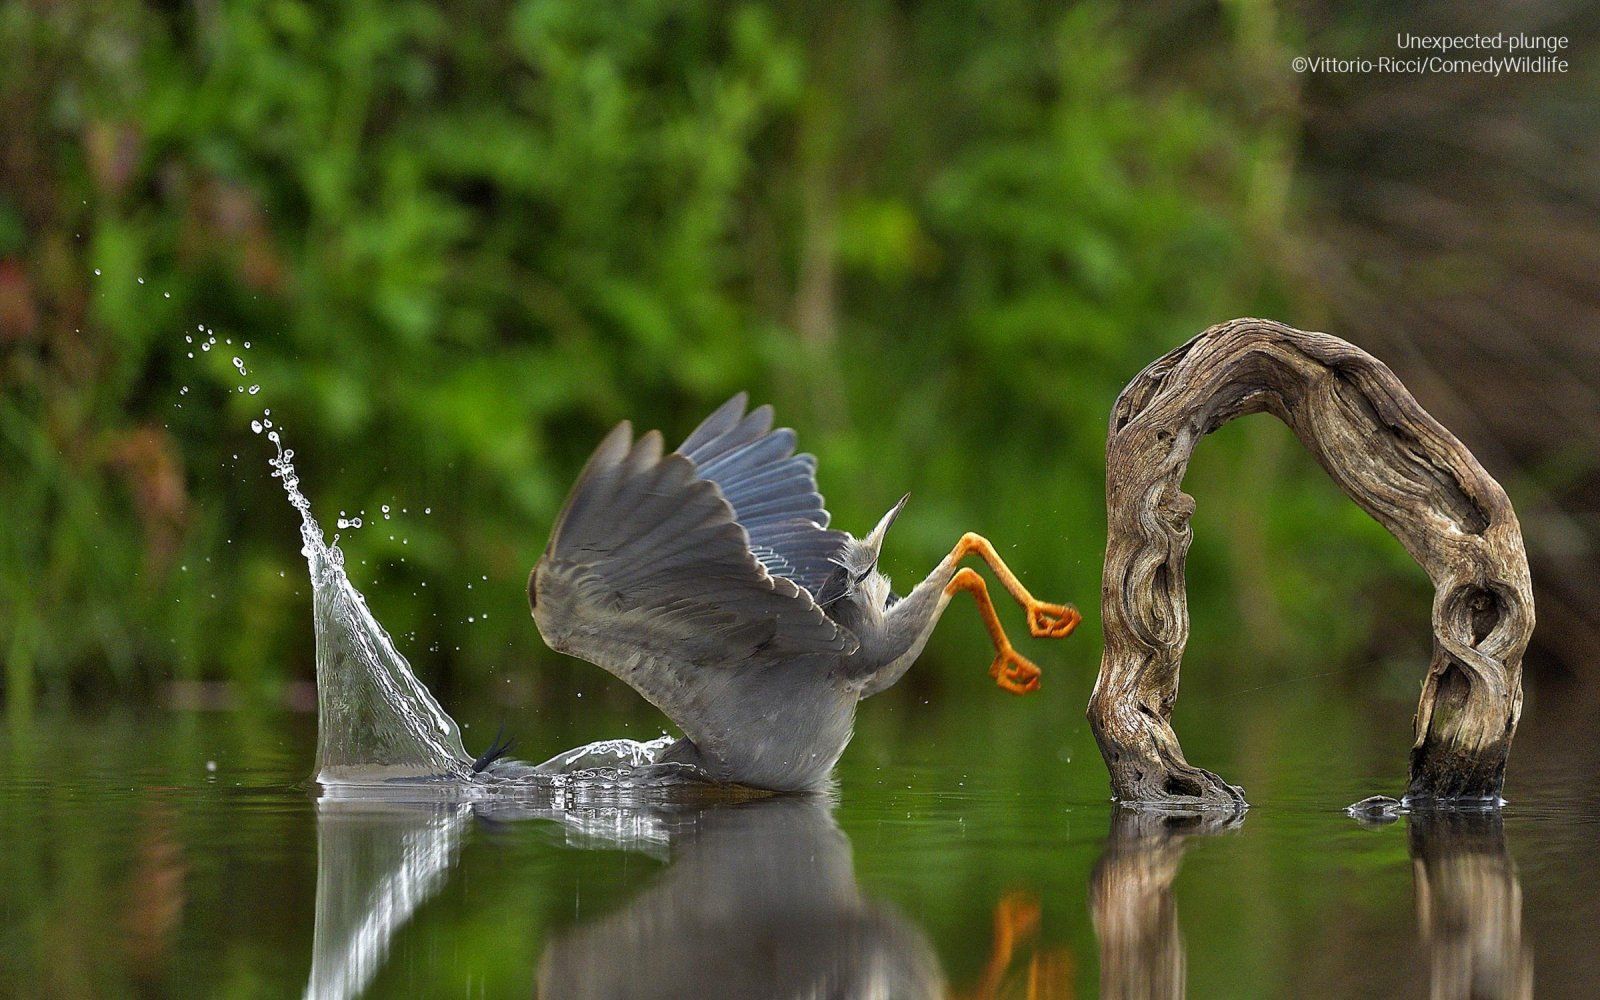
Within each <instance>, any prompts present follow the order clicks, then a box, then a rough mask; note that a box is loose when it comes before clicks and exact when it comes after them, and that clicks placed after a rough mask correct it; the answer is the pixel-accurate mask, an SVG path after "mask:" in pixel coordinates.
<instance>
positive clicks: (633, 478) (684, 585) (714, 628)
mask: <svg viewBox="0 0 1600 1000" xmlns="http://www.w3.org/2000/svg"><path fill="white" fill-rule="evenodd" d="M740 412H741V413H742V410H741V411H740ZM719 414H720V416H719ZM710 419H715V420H720V421H721V422H722V423H723V424H725V425H726V427H727V428H728V430H727V431H726V432H725V433H724V434H720V435H717V436H715V437H713V438H711V439H710V440H709V441H708V443H709V444H712V445H716V444H718V443H719V442H720V441H721V440H722V438H723V437H724V436H725V435H726V434H728V433H731V434H751V433H754V434H757V435H758V436H759V434H763V433H765V430H764V429H763V428H762V426H761V420H760V419H758V420H756V421H755V422H753V423H752V422H750V420H749V418H748V417H743V418H741V416H740V413H735V412H734V411H732V410H729V409H728V408H727V407H724V408H723V410H719V411H718V413H717V414H713V415H712V418H710ZM708 422H709V421H708ZM741 428H743V430H741ZM808 523H809V522H808ZM815 530H816V529H815V526H814V525H812V531H813V532H815ZM529 598H530V600H531V601H532V603H533V610H534V618H535V620H536V621H537V622H538V625H539V631H540V633H541V634H542V635H543V636H544V638H545V641H546V642H548V643H549V644H550V645H551V646H552V647H554V648H556V649H559V650H562V651H564V652H568V653H572V654H573V655H576V656H580V657H582V658H584V659H587V660H590V661H591V662H593V663H596V664H598V665H599V666H602V667H604V668H606V669H607V670H609V671H611V672H612V673H614V674H616V675H617V676H619V677H621V678H622V679H623V680H625V681H627V682H628V683H629V684H631V685H632V686H633V687H634V688H636V689H637V690H639V691H640V693H642V694H644V696H645V697H646V698H648V699H650V700H651V701H652V702H654V703H655V704H656V705H657V706H659V707H660V708H661V709H662V710H663V711H665V712H667V714H668V715H670V716H672V717H673V718H675V719H677V720H678V721H679V724H680V725H684V726H685V727H686V729H687V728H689V727H690V726H691V725H692V724H693V723H692V719H693V717H694V715H695V713H696V712H697V711H702V710H703V706H704V705H705V704H706V703H707V701H708V699H709V697H710V695H708V693H707V692H708V691H709V690H711V689H713V688H715V687H716V686H717V685H718V684H719V683H721V682H720V681H718V680H717V679H716V676H715V675H718V674H720V673H722V671H718V670H716V669H714V668H715V667H717V666H726V665H731V664H743V663H748V662H751V661H753V660H757V659H760V660H763V661H769V662H770V661H773V660H778V659H784V658H798V657H807V656H816V655H829V656H837V655H840V654H844V653H848V652H852V651H854V649H855V648H856V641H855V637H854V636H853V635H852V634H851V633H850V632H849V631H847V630H845V629H843V628H841V627H840V626H839V625H837V624H836V623H835V622H833V621H832V620H831V619H830V618H828V616H827V615H826V614H824V613H823V612H822V610H821V609H820V608H818V607H817V605H816V603H815V602H814V601H813V600H812V599H811V595H810V594H809V593H808V592H807V591H806V590H804V589H803V588H802V587H800V586H799V585H798V584H796V583H795V582H794V581H793V580H791V579H788V578H785V577H783V576H775V575H773V574H771V573H769V572H768V571H767V570H766V569H765V568H764V567H763V565H762V563H761V562H760V561H759V560H758V559H757V558H756V555H755V554H754V552H753V551H752V544H751V540H750V536H749V534H748V532H747V531H746V529H745V528H744V527H743V526H742V525H741V524H740V523H739V522H738V520H736V518H735V515H734V510H733V508H732V507H731V506H730V505H729V504H728V502H727V501H726V500H725V499H724V498H723V496H722V494H721V492H720V490H719V488H718V486H717V484H716V483H715V482H714V481H712V480H710V479H707V478H704V477H702V476H701V475H699V474H698V472H697V470H696V468H695V466H694V463H693V461H692V460H690V459H689V458H688V457H687V456H685V455H683V454H681V453H678V452H673V453H669V454H662V446H661V437H660V435H659V434H657V433H655V432H651V433H649V434H645V435H644V436H643V437H641V438H639V439H638V440H637V441H634V440H633V431H632V428H631V426H630V425H628V424H627V423H622V424H619V425H618V426H617V427H616V429H614V430H613V431H612V432H611V433H610V434H608V435H607V436H606V438H605V439H604V440H603V441H602V442H601V443H600V446H599V447H598V448H596V449H595V453H594V455H593V456H592V457H591V458H590V459H589V463H588V464H587V465H586V466H585V467H584V470H583V473H582V474H581V475H580V476H579V477H578V481H577V483H576V484H575V485H574V486H573V489H572V493H571V495H570V496H568V498H567V501H566V504H565V505H564V506H563V508H562V511H561V514H560V515H559V517H558V518H557V520H556V525H555V528H554V529H553V530H552V531H551V535H550V543H549V545H548V546H547V547H546V549H545V552H544V555H543V557H541V559H540V560H539V564H538V565H537V566H536V567H534V572H533V576H532V578H531V579H530V580H529ZM696 706H702V707H701V708H699V709H697V708H696ZM686 717H687V718H686Z"/></svg>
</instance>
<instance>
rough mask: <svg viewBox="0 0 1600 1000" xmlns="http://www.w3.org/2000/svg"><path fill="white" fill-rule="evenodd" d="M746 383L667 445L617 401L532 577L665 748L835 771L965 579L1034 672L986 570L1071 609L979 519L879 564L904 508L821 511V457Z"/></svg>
mask: <svg viewBox="0 0 1600 1000" xmlns="http://www.w3.org/2000/svg"><path fill="white" fill-rule="evenodd" d="M748 405H749V397H748V395H747V394H745V393H739V394H738V395H736V396H734V397H733V398H732V399H730V400H728V401H727V402H726V403H724V404H723V405H722V406H721V407H719V408H718V409H717V410H716V411H715V412H714V413H712V414H711V415H710V416H709V417H707V418H706V419H705V420H704V421H703V422H702V423H701V424H700V425H699V426H698V427H697V428H695V430H694V431H693V432H692V433H691V434H690V435H689V436H688V437H687V438H686V439H685V440H684V442H683V443H682V444H681V445H679V446H678V448H677V449H676V450H674V451H672V452H666V451H665V450H664V446H663V443H662V436H661V433H660V432H659V431H654V430H652V431H650V432H648V433H646V434H644V435H642V436H640V437H638V438H637V439H635V437H634V433H633V427H632V424H631V423H629V422H628V421H623V422H622V423H620V424H618V425H617V426H616V427H615V428H614V429H613V430H612V431H611V432H610V433H609V434H607V435H606V437H605V439H604V440H602V441H601V442H600V445H599V447H598V448H596V449H595V452H594V454H593V455H592V456H591V457H590V458H589V461H588V463H587V464H586V465H585V466H584V469H583V471H582V473H581V474H580V475H579V476H578V479H577V482H576V483H575V484H574V485H573V487H572V491H571V493H570V494H569V495H568V497H567V500H566V503H565V505H564V506H563V507H562V509H561V513H560V514H559V516H558V517H557V519H556V522H555V526H554V527H553V528H552V530H551V533H550V540H549V543H548V544H547V545H546V547H545V550H544V553H543V554H542V555H541V556H540V558H539V560H538V562H537V564H535V566H534V568H533V572H532V573H531V574H530V575H529V578H528V602H529V604H530V606H531V608H532V612H533V618H534V621H535V623H536V624H537V626H538V629H539V634H540V635H541V636H542V637H543V638H544V641H545V642H546V643H547V644H548V645H549V646H550V647H551V648H553V649H555V650H557V651H559V652H562V653H566V654H569V655H571V656H575V657H578V658H579V659H583V660H587V661H588V662H590V663H593V664H595V665H597V666H599V667H602V668H604V669H605V670H607V671H609V672H610V673H612V674H614V675H615V676H617V677H619V678H620V679H622V680H623V681H625V682H626V683H627V684H629V685H630V686H631V687H633V688H634V690H636V691H637V692H638V693H639V694H641V695H642V696H644V698H645V699H646V700H647V701H649V702H650V703H651V704H653V705H655V706H656V708H658V709H660V710H661V711H662V712H663V713H664V714H665V715H666V716H667V717H668V718H669V719H671V720H672V721H673V722H674V723H675V724H676V725H677V726H678V727H679V728H680V729H681V730H682V732H683V737H682V738H681V739H679V740H677V741H676V742H675V743H673V744H672V745H671V746H670V747H669V748H667V750H665V751H664V752H663V754H662V756H661V757H660V760H661V761H662V762H672V763H679V764H685V765H691V766H693V767H696V768H698V769H700V770H701V771H703V772H704V773H706V774H707V775H709V776H710V777H711V778H712V779H714V780H716V781H719V782H726V783H730V784H738V785H745V786H751V787H755V788H761V789H769V790H775V791H786V790H799V789H809V788H815V787H818V786H819V785H822V784H824V783H826V781H827V778H828V775H829V774H830V773H831V772H832V770H833V767H834V765H835V764H836V763H837V762H838V760H839V758H840V756H841V755H842V754H843V753H844V749H845V746H846V745H847V744H848V743H849V741H850V737H851V734H852V732H853V730H854V725H855V713H856V705H857V703H858V702H859V701H860V700H861V699H863V698H868V697H871V696H872V695H874V694H877V693H879V692H881V691H884V690H886V689H887V688H889V687H890V686H892V685H893V684H894V683H895V682H896V681H898V680H899V679H900V678H901V677H902V676H904V675H905V673H906V671H907V670H908V669H909V668H910V667H911V664H912V663H913V662H914V661H915V660H916V659H917V657H918V656H919V655H920V654H921V653H922V650H923V647H924V646H925V645H926V644H927V642H928V638H929V636H930V635H931V634H932V633H933V629H934V626H935V625H936V624H937V623H938V621H939V618H940V616H941V615H943V613H944V611H945V608H946V607H947V606H948V605H949V603H950V601H951V599H952V598H954V597H955V596H956V595H957V594H961V593H967V594H970V595H972V597H973V599H974V601H975V602H976V604H977V607H978V613H979V614H980V615H981V616H982V618H983V622H984V625H985V626H986V628H987V629H988V633H989V637H990V639H991V641H992V642H993V644H994V648H995V658H994V662H993V664H992V665H991V666H990V668H989V673H990V675H991V676H992V677H993V678H994V679H995V682H996V683H997V684H998V685H999V687H1000V688H1002V689H1003V690H1005V691H1009V692H1012V693H1014V694H1026V693H1028V692H1031V691H1034V690H1036V689H1037V688H1038V686H1039V675H1040V671H1039V668H1038V667H1037V666H1036V665H1035V664H1034V663H1032V662H1031V661H1030V660H1028V659H1027V658H1026V657H1024V656H1023V655H1022V654H1020V653H1019V652H1017V650H1016V649H1015V648H1014V647H1013V646H1012V644H1011V641H1010V639H1008V638H1007V636H1006V632H1005V629H1004V628H1003V627H1002V625H1001V623H1000V619H999V617H998V615H996V613H995V609H994V603H993V601H992V600H991V599H990V597H989V590H988V587H987V585H986V584H985V582H984V579H983V577H982V576H980V575H979V574H978V573H977V572H976V571H975V570H974V569H972V568H971V567H970V566H961V565H959V564H960V563H961V562H962V561H963V560H965V559H967V558H968V557H969V556H976V557H977V558H979V559H981V560H982V561H983V562H985V563H987V564H988V565H989V567H990V568H991V569H992V570H993V571H994V573H995V575H996V577H997V578H998V579H999V581H1000V583H1001V584H1002V585H1003V586H1004V588H1005V590H1006V592H1007V593H1009V594H1010V595H1011V597H1012V598H1014V599H1015V600H1016V602H1017V603H1018V604H1019V605H1021V606H1022V608H1023V609H1024V611H1025V612H1026V615H1027V625H1028V631H1029V633H1030V634H1031V635H1033V636H1034V637H1038V638H1064V637H1066V636H1068V635H1070V634H1071V633H1072V631H1073V629H1075V628H1076V627H1077V626H1078V623H1079V622H1080V621H1081V620H1082V619H1081V616H1080V615H1079V614H1078V612H1077V610H1076V609H1075V608H1073V607H1072V606H1070V605H1063V604H1050V603H1046V602H1044V601H1040V600H1037V599H1035V598H1034V597H1033V595H1032V594H1030V593H1029V592H1028V590H1027V589H1026V588H1025V587H1023V585H1022V583H1021V582H1020V581H1019V580H1018V579H1017V577H1016V575H1015V574H1014V573H1012V572H1011V570H1010V569H1009V568H1008V567H1007V566H1006V564H1005V562H1004V561H1003V560H1002V559H1001V558H1000V556H999V554H998V553H997V552H996V551H995V548H994V546H993V545H991V544H990V543H989V541H988V540H987V539H985V538H984V537H983V536H981V535H978V534H974V533H971V532H969V533H967V534H965V535H963V536H961V539H960V540H959V541H958V542H956V544H955V546H954V547H953V548H951V550H950V552H949V554H948V555H946V556H945V557H944V558H943V559H942V560H940V562H939V564H938V565H937V566H936V567H934V569H933V571H932V572H931V573H929V574H928V576H927V577H926V578H925V579H923V580H922V582H920V583H918V584H917V585H916V586H915V587H913V588H912V589H911V591H910V593H908V594H906V595H905V596H903V597H902V596H899V595H897V594H895V593H894V592H893V591H892V590H891V587H890V582H889V578H888V577H887V576H885V575H884V574H883V572H882V571H881V570H880V569H879V564H878V557H879V554H880V553H881V551H882V549H883V542H884V537H885V535H887V533H888V531H889V528H890V526H891V525H893V524H894V522H895V519H896V518H897V517H898V516H899V515H900V512H901V511H902V510H903V509H904V508H905V505H906V501H907V499H908V498H909V494H907V496H904V497H901V498H900V500H899V502H898V503H896V504H895V505H894V506H893V507H891V508H889V510H888V512H887V513H885V514H884V515H883V517H882V518H881V519H879V521H878V523H877V525H876V526H875V527H873V529H872V530H871V531H870V532H868V533H867V534H866V535H864V536H862V537H860V538H857V537H855V536H854V535H852V534H850V533H848V532H843V531H837V530H833V529H831V528H829V527H828V523H829V520H830V518H829V514H828V511H827V509H826V508H825V507H824V506H823V499H822V495H821V494H820V493H819V492H818V489H817V482H816V464H817V463H816V458H815V456H813V455H810V454H796V453H795V447H796V443H795V433H794V431H793V430H792V429H790V428H786V427H785V428H779V429H776V430H774V429H773V411H772V407H771V406H761V407H758V408H756V409H754V410H750V411H749V412H746V410H747V407H748Z"/></svg>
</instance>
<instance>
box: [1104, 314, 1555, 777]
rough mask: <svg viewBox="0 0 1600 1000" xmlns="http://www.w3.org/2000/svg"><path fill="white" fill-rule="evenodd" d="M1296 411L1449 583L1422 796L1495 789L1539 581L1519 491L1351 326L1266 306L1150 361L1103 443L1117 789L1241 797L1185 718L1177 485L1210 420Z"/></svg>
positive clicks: (1182, 546) (1418, 749)
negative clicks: (1180, 699)
mask: <svg viewBox="0 0 1600 1000" xmlns="http://www.w3.org/2000/svg"><path fill="white" fill-rule="evenodd" d="M1263 411H1265V412H1267V413H1271V414H1272V415H1274V416H1276V417H1277V418H1278V419H1280V420H1282V421H1283V422H1284V423H1286V424H1288V425H1289V427H1290V428H1291V429H1293V431H1294V432H1295V434H1296V436H1298V437H1299V438H1300V441H1301V443H1302V444H1304V445H1305V446H1306V448H1307V449H1309V450H1310V452H1311V454H1312V455H1313V456H1315V457H1316V459H1317V461H1318V462H1320V463H1321V464H1322V467H1323V468H1324V469H1326V470H1327V472H1328V474H1329V475H1330V476H1332V477H1333V480H1334V482H1336V483H1338V484H1339V487H1340V488H1341V489H1343V490H1344V491H1345V493H1346V494H1348V495H1349V496H1350V498H1351V499H1352V500H1354V501H1355V502H1356V503H1357V504H1359V505H1360V506H1361V508H1362V509H1363V510H1365V511H1366V512H1367V513H1369V514H1371V515H1372V516H1373V517H1374V518H1376V519H1377V520H1378V522H1379V523H1380V524H1382V525H1383V526H1384V527H1385V528H1387V529H1389V531H1390V533H1391V534H1393V535H1394V536H1395V537H1396V538H1397V539H1399V540H1400V543H1401V544H1402V545H1404V546H1405V548H1406V551H1408V552H1410V553H1411V556H1412V558H1414V559H1416V561H1417V562H1418V563H1420V564H1421V566H1422V568H1423V569H1424V570H1425V571H1426V572H1427V574H1428V576H1429V578H1430V579H1431V580H1432V581H1433V585H1434V600H1433V636H1434V640H1433V660H1432V663H1431V664H1430V666H1429V668H1428V675H1427V677H1426V679H1425V680H1424V681H1423V686H1422V701H1421V704H1420V705H1419V706H1418V708H1417V716H1416V734H1417V735H1416V742H1415V744H1414V745H1413V747H1412V751H1411V781H1410V786H1409V788H1408V794H1409V795H1410V796H1411V797H1412V798H1434V799H1445V798H1495V797H1498V795H1499V793H1500V786H1501V781H1502V778H1503V776H1504V773H1505V762H1506V754H1507V752H1508V751H1509V750H1510V747H1511V737H1512V734H1513V733H1514V732H1515V730H1516V726H1517V716H1518V714H1519V713H1520V711H1521V708H1522V654H1523V651H1524V650H1525V649H1526V648H1527V645H1528V638H1529V636H1530V635H1531V634H1532V632H1533V594H1532V592H1531V589H1530V585H1529V580H1528V559H1527V555H1526V554H1525V553H1524V551H1523V547H1522V531H1521V528H1520V527H1519V526H1518V524H1517V516H1516V514H1515V512H1513V511H1512V509H1511V502H1510V501H1509V500H1508V499H1507V498H1506V494H1505V491H1504V490H1502V489H1501V488H1500V484H1499V483H1497V482H1495V481H1494V479H1492V478H1491V477H1490V476H1489V474H1488V473H1487V472H1485V471H1484V470H1483V466H1481V465H1479V464H1478V462H1477V460H1476V459H1475V458H1473V457H1472V454H1471V453H1470V452H1469V451H1467V449H1466V448H1465V447H1464V446H1463V445H1462V444H1461V442H1460V441H1457V440H1456V439H1455V437H1454V436H1453V435H1452V434H1451V433H1450V432H1449V431H1447V430H1445V429H1444V427H1442V426H1441V425H1440V424H1439V422H1438V421H1436V420H1434V419H1433V418H1432V417H1431V416H1429V415H1428V414H1427V412H1426V411H1424V410H1423V409H1422V407H1421V406H1420V405H1418V403H1417V401H1416V400H1415V399H1413V398H1412V396H1411V394H1410V393H1409V392H1407V391H1406V388H1405V386H1403V385H1401V384H1400V381H1399V379H1397V378H1395V376H1394V373H1393V372H1391V371H1390V370H1389V369H1388V367H1387V366H1385V365H1384V364H1383V363H1382V362H1380V361H1378V360H1377V359H1376V358H1374V357H1373V356H1372V355H1370V354H1368V353H1366V352H1365V351H1363V350H1361V349H1360V348H1358V347H1356V346H1354V345H1353V344H1349V343H1346V342H1345V341H1343V340H1340V339H1339V338H1337V337H1330V336H1328V335H1327V334H1323V333H1306V332H1304V331H1301V330H1295V329H1292V328H1290V327H1287V326H1284V325H1282V324H1281V323H1273V322H1270V321H1267V320H1258V319H1239V320H1234V321H1232V322H1230V323H1224V324H1221V325H1220V326H1214V327H1212V328H1211V329H1209V330H1207V331H1206V332H1204V333H1202V334H1201V335H1200V336H1198V337H1196V338H1195V339H1193V340H1191V341H1189V343H1187V344H1185V345H1183V346H1182V347H1180V348H1178V349H1177V350H1175V351H1172V352H1171V353H1170V354H1167V355H1166V356H1165V357H1163V358H1161V359H1159V360H1158V361H1156V362H1155V363H1154V364H1152V365H1150V366H1149V367H1148V368H1146V369H1145V370H1144V371H1142V372H1140V373H1139V375H1138V376H1137V377H1135V378H1134V380H1133V381H1132V382H1130V383H1129V384H1128V387H1127V388H1126V389H1124V390H1123V391H1122V395H1121V396H1119V397H1118V398H1117V403H1116V407H1115V408H1114V409H1113V411H1112V415H1111V430H1110V438H1109V440H1108V442H1107V445H1106V513H1107V519H1108V523H1107V528H1108V536H1109V537H1108V539H1107V542H1106V561H1105V572H1104V576H1103V578H1102V582H1101V600H1102V604H1103V618H1104V628H1105V653H1104V656H1103V658H1102V659H1101V661H1100V676H1099V679H1098V680H1097V681H1096V682H1095V689H1094V694H1093V695H1092V697H1091V698H1090V702H1089V722H1090V724H1091V725H1092V727H1093V729H1094V734H1095V739H1096V740H1097V741H1098V742H1099V744H1100V752H1101V753H1102V754H1103V755H1104V756H1105V759H1106V766H1107V767H1108V768H1109V769H1110V771H1111V786H1112V789H1113V791H1114V792H1115V794H1116V796H1117V798H1118V799H1121V800H1124V801H1129V802H1152V803H1173V804H1181V805H1186V806H1190V807H1193V806H1216V807H1224V808H1242V807H1243V806H1244V795H1243V793H1242V792H1241V791H1240V790H1239V789H1238V788H1236V787H1234V786H1232V785H1229V784H1228V783H1227V782H1225V781H1223V780H1222V779H1221V778H1219V777H1217V776H1216V775H1215V774H1212V773H1211V772H1210V771H1206V770H1203V769H1201V768H1197V767H1194V766H1192V765H1190V764H1189V763H1188V762H1187V761H1186V760H1184V757H1183V749H1182V748H1181V747H1180V746H1179V745H1178V737H1177V734H1175V733H1174V732H1173V731H1172V725H1171V721H1170V720H1171V717H1172V707H1173V703H1174V702H1175V700H1176V699H1177V695H1178V667H1179V664H1180V663H1181V662H1182V659H1183V647H1184V644H1185V642H1187V641H1188V638H1189V609H1188V604H1187V600H1186V596H1185V593H1184V577H1183V575H1184V557H1185V554H1186V553H1187V552H1188V550H1189V541H1190V537H1191V535H1190V528H1189V517H1190V515H1191V514H1193V513H1194V498H1193V497H1191V496H1189V495H1187V494H1185V493H1184V492H1183V491H1182V490H1181V489H1180V485H1181V483H1182V481H1183V475H1184V471H1185V470H1186V469H1187V468H1188V466H1189V456H1190V455H1191V454H1192V453H1193V451H1194V447H1195V445H1196V444H1197V443H1198V442H1199V441H1200V439H1201V438H1202V437H1204V436H1205V435H1207V434H1209V433H1211V432H1212V431H1214V430H1216V429H1217V428H1218V427H1221V426H1222V425H1223V424H1225V423H1227V422H1228V421H1230V420H1232V419H1234V418H1235V417H1241V416H1244V415H1245V414H1249V413H1260V412H1263Z"/></svg>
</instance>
